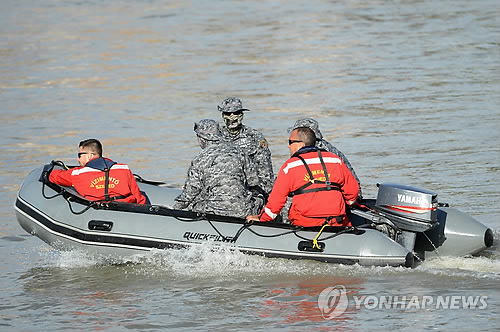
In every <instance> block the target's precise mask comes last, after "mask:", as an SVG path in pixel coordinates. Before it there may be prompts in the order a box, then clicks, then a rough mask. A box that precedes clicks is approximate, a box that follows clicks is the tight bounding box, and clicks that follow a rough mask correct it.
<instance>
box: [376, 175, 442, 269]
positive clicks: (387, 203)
mask: <svg viewBox="0 0 500 332" xmlns="http://www.w3.org/2000/svg"><path fill="white" fill-rule="evenodd" d="M377 186H378V187H379V190H378V195H377V200H376V203H375V210H376V211H377V212H378V213H379V214H380V215H382V216H384V217H386V218H388V219H389V220H391V221H392V222H393V223H394V225H395V226H396V227H398V228H399V230H400V231H401V233H400V234H399V235H398V237H397V242H398V243H399V244H401V245H402V246H404V247H405V248H406V249H408V250H410V251H414V248H415V239H416V236H417V233H423V232H425V231H427V230H430V229H432V228H434V227H436V226H437V225H438V224H439V223H438V218H437V208H438V200H437V194H436V193H434V192H432V191H429V190H425V189H421V188H417V187H411V186H405V185H399V184H391V183H384V184H377ZM415 254H416V255H417V256H418V258H420V259H422V260H423V259H424V258H425V257H424V251H421V252H416V253H415Z"/></svg>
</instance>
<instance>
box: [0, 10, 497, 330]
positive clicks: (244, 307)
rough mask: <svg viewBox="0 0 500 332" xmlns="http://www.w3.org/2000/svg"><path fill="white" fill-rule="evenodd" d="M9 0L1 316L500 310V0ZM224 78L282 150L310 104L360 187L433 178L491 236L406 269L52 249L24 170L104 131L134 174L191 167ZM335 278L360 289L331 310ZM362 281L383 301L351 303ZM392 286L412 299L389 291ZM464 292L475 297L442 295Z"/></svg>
mask: <svg viewBox="0 0 500 332" xmlns="http://www.w3.org/2000/svg"><path fill="white" fill-rule="evenodd" d="M0 9H1V10H0V20H1V22H2V23H3V24H2V25H1V26H0V139H1V146H0V155H1V157H0V165H1V169H0V193H1V200H0V218H1V220H0V250H1V261H0V271H1V272H0V292H1V293H0V294H1V295H0V296H1V303H0V330H2V331H42V330H51V331H67V330H70V329H71V330H77V331H82V330H85V331H88V330H93V331H96V330H99V331H162V330H167V329H171V330H214V329H217V330H236V331H238V330H239V331H246V330H266V331H267V330H283V331H289V330H291V331H295V330H296V331H299V330H304V329H307V330H311V331H318V330H321V331H323V330H338V331H340V330H342V331H344V330H346V331H366V330H371V331H391V330H403V331H414V330H417V331H418V330H440V331H468V330H470V329H473V330H477V331H491V330H497V329H498V327H499V326H500V324H499V323H500V320H499V316H498V312H499V304H500V292H499V286H498V285H499V280H500V255H499V248H498V247H499V246H498V240H497V239H498V236H499V230H500V213H499V210H498V201H499V196H500V195H499V194H500V189H499V183H500V175H499V174H500V172H499V158H500V147H499V146H500V144H499V123H500V122H499V121H500V107H499V106H500V41H499V36H500V34H499V32H500V3H499V2H498V1H497V0H484V1H466V0H443V1H430V0H422V1H407V0H400V1H372V0H370V1H367V0H352V1H335V2H333V1H326V0H312V1H295V0H292V1H275V0H266V1H262V0H258V1H252V2H236V1H234V2H233V1H222V0H213V1H199V0H198V1H197V0H194V1H159V0H150V1H130V0H110V1H96V0H92V1H85V0H80V1H77V0H74V1H70V0H68V1H56V0H52V1H51V0H40V1H28V0H4V1H2V2H1V3H0ZM229 96H238V97H240V98H241V99H242V100H243V105H244V106H245V107H246V108H249V109H250V110H251V111H250V112H247V113H245V119H244V123H246V124H247V125H249V126H251V127H253V128H256V129H258V130H260V131H262V132H263V133H264V135H265V136H266V137H267V139H268V141H269V144H270V148H271V151H272V154H273V164H274V169H275V170H278V169H279V167H280V166H281V164H282V163H283V162H284V161H285V160H286V158H287V154H288V150H287V144H286V142H287V139H288V134H287V131H286V129H287V127H288V126H290V125H292V124H293V122H294V121H295V120H297V119H299V118H303V117H313V118H315V119H317V120H318V121H319V122H320V128H321V130H322V132H323V135H324V136H325V138H326V139H327V140H328V141H330V142H331V143H332V144H334V145H335V146H337V147H338V148H339V149H340V150H341V151H342V152H344V154H345V155H346V156H347V157H348V158H349V160H350V162H351V164H352V165H353V167H354V168H355V170H356V172H357V174H358V176H359V177H360V179H361V182H362V187H363V192H364V196H365V197H374V196H375V195H376V189H377V188H376V183H380V182H396V183H401V184H408V185H414V186H419V187H424V188H427V189H431V190H433V191H436V192H437V193H438V199H439V201H441V202H448V203H450V204H451V205H452V206H454V207H457V208H459V209H460V210H462V211H464V212H466V213H468V214H470V215H472V216H474V217H475V218H477V219H478V220H480V221H481V222H483V223H484V224H486V225H488V226H489V227H490V228H492V229H493V230H494V233H495V238H496V240H495V244H494V247H493V248H491V249H489V250H487V251H486V252H484V253H483V254H481V255H479V256H476V257H464V258H454V259H450V258H446V257H438V258H433V259H429V260H427V261H425V262H424V263H423V264H422V265H420V266H419V267H417V268H416V269H411V270H410V269H405V268H389V267H379V268H368V267H360V266H344V265H332V264H324V263H318V262H310V261H289V260H284V259H266V258H262V257H254V256H245V255H243V254H241V253H239V252H233V251H231V250H229V249H227V248H222V249H221V250H219V251H215V252H214V251H213V250H211V249H212V248H211V247H210V245H209V244H207V246H205V247H201V248H196V249H192V250H184V251H165V252H163V251H156V252H152V253H150V254H148V255H146V256H145V257H142V258H140V259H137V261H134V262H124V263H123V264H106V263H102V262H101V261H99V260H97V259H92V258H89V257H86V256H85V255H84V254H82V253H79V252H69V253H61V252H57V251H55V250H53V249H51V248H50V247H49V246H47V245H46V244H45V243H43V242H42V241H40V240H39V239H38V238H35V237H32V236H30V235H28V234H27V233H25V232H24V231H23V230H22V229H21V227H20V226H19V225H18V223H17V221H16V218H15V213H14V209H13V204H14V201H15V198H16V193H17V190H18V189H19V186H20V185H21V183H22V181H23V180H24V178H25V177H26V176H27V175H28V173H29V172H30V171H31V170H32V169H34V168H35V167H38V166H40V165H41V164H43V163H47V162H50V160H52V159H60V160H63V161H65V162H66V163H69V164H75V163H76V160H75V159H76V158H75V157H76V152H77V148H76V145H77V143H78V142H79V141H80V140H81V139H84V138H89V137H96V138H99V139H101V140H102V142H103V144H104V148H105V155H107V156H109V157H111V158H112V159H115V160H117V161H120V162H125V163H128V164H129V165H130V166H131V167H132V168H133V171H134V172H135V173H137V174H140V175H141V176H142V177H144V178H146V179H150V180H161V181H165V182H167V183H169V184H170V185H172V186H176V187H180V186H181V185H182V184H183V182H184V179H185V176H186V170H187V167H188V166H189V163H190V161H191V160H192V158H193V157H194V156H195V155H196V154H197V153H198V151H199V147H198V145H197V142H196V139H195V136H194V134H193V131H192V128H193V122H194V121H198V120H200V119H202V118H214V119H218V120H220V114H219V112H218V111H217V108H216V105H217V104H218V103H219V102H220V101H221V100H222V99H224V98H226V97H229ZM137 222H140V220H138V221H137ZM334 286H342V287H345V289H346V290H347V293H348V294H349V306H348V307H347V310H346V311H345V312H344V313H343V314H342V315H340V316H338V317H336V318H334V319H325V318H323V316H322V312H321V311H320V309H319V306H318V299H319V296H320V294H321V292H322V291H323V290H324V289H326V288H328V287H334ZM362 296H365V297H364V298H365V299H371V302H362V303H361V304H360V305H356V302H355V301H354V299H355V297H357V299H362ZM384 296H385V297H389V296H392V297H395V296H398V298H399V299H402V298H403V297H406V300H403V302H402V304H401V305H399V306H398V305H396V306H395V307H385V306H377V305H376V304H377V301H379V300H380V299H381V297H384ZM453 296H458V297H459V298H460V299H461V298H462V297H465V298H472V299H476V300H477V299H480V300H481V301H483V302H480V303H479V304H480V305H478V306H477V307H475V308H466V307H465V305H463V300H457V302H456V303H455V305H454V306H453V305H450V306H448V307H446V306H436V305H435V302H436V301H438V300H440V299H446V298H448V299H449V298H450V297H453ZM413 297H416V301H417V302H418V303H416V304H415V302H414V304H415V305H412V306H410V305H408V304H409V303H410V299H412V298H413ZM424 299H430V300H432V301H433V304H432V305H429V303H428V302H427V303H424ZM405 301H406V302H405ZM412 301H414V300H412ZM405 303H406V305H405ZM483 304H484V305H483Z"/></svg>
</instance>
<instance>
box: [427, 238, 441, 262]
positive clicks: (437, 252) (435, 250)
mask: <svg viewBox="0 0 500 332" xmlns="http://www.w3.org/2000/svg"><path fill="white" fill-rule="evenodd" d="M422 234H424V236H425V237H426V238H427V240H428V241H429V243H430V244H431V245H432V247H433V248H434V250H433V251H434V252H435V253H436V256H437V257H439V259H441V260H442V259H443V257H441V255H440V254H439V251H438V248H437V247H436V246H435V245H434V243H433V242H432V241H431V239H429V237H428V236H427V234H425V232H422Z"/></svg>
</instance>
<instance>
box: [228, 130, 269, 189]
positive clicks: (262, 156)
mask: <svg viewBox="0 0 500 332" xmlns="http://www.w3.org/2000/svg"><path fill="white" fill-rule="evenodd" d="M221 132H222V135H223V136H224V138H226V139H230V140H232V141H233V143H234V144H236V145H237V146H239V147H240V148H241V149H242V150H243V151H245V153H246V154H247V155H248V157H249V159H250V161H251V162H252V163H253V164H254V165H255V168H256V169H257V173H258V177H259V186H260V187H261V188H262V189H263V190H264V191H265V192H266V193H268V194H269V193H270V192H271V190H272V189H273V182H274V174H273V165H272V162H271V151H270V150H269V147H268V144H267V140H266V139H265V138H264V135H262V134H261V133H260V132H258V131H257V130H255V129H252V128H250V127H247V126H245V125H242V126H241V131H240V134H239V135H238V136H232V135H231V134H230V133H229V132H228V130H227V128H226V127H223V128H221Z"/></svg>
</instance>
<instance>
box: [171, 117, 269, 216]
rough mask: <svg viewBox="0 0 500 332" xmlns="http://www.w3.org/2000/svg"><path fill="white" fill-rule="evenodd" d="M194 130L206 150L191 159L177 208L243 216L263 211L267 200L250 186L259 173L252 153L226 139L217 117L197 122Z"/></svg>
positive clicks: (255, 182)
mask: <svg viewBox="0 0 500 332" xmlns="http://www.w3.org/2000/svg"><path fill="white" fill-rule="evenodd" d="M194 131H195V132H196V135H197V137H198V142H199V143H200V146H201V148H202V151H201V152H200V153H199V154H198V156H196V158H194V160H193V161H192V162H191V166H190V167H189V169H188V172H187V179H186V182H185V184H184V187H183V191H182V194H181V195H179V196H178V197H177V198H176V199H175V201H176V203H175V205H174V209H188V210H192V211H196V212H202V213H210V214H217V215H223V216H233V217H239V218H245V217H246V216H247V215H248V214H249V213H250V211H253V212H258V211H260V209H261V208H262V206H263V204H264V202H263V200H262V199H259V198H258V197H255V196H254V195H253V194H252V192H251V190H250V187H252V186H256V185H257V184H258V177H257V172H256V170H255V168H254V167H253V165H252V164H251V163H250V162H249V160H248V156H246V155H245V154H244V153H243V152H242V151H241V150H240V149H239V148H238V147H237V146H235V145H234V144H233V143H231V142H229V141H226V140H224V139H223V137H222V136H221V134H220V129H219V125H218V124H217V122H216V121H215V120H210V119H204V120H201V121H200V122H198V123H195V126H194Z"/></svg>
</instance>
